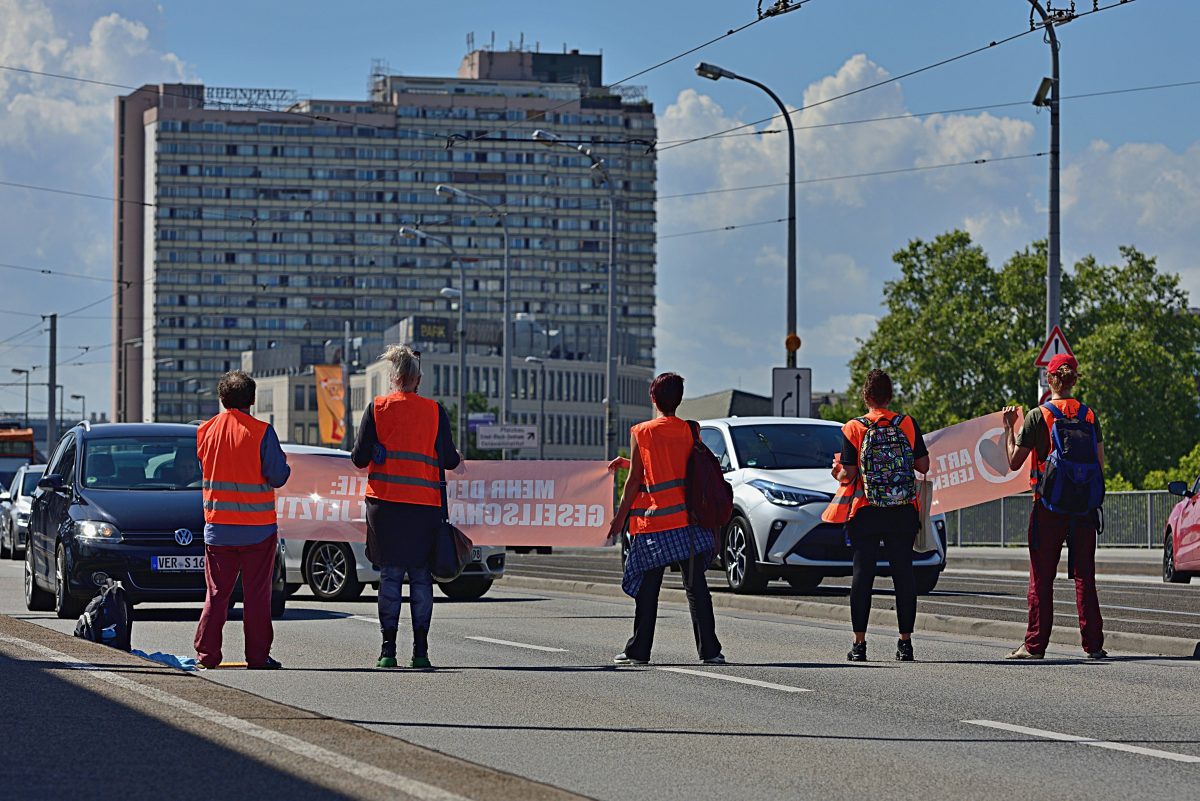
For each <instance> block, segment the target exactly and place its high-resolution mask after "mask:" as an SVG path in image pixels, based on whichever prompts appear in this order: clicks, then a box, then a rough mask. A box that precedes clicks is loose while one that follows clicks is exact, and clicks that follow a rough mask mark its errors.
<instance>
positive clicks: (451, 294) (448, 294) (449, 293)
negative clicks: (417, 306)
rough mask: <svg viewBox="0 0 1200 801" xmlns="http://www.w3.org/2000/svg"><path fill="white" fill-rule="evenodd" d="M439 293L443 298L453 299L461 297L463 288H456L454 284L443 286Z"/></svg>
mask: <svg viewBox="0 0 1200 801" xmlns="http://www.w3.org/2000/svg"><path fill="white" fill-rule="evenodd" d="M438 294H439V295H441V296H442V297H443V298H446V299H447V300H452V299H454V298H461V297H462V290H460V289H455V288H454V287H452V286H444V287H442V289H441V291H440V292H438Z"/></svg>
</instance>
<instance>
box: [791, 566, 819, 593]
mask: <svg viewBox="0 0 1200 801" xmlns="http://www.w3.org/2000/svg"><path fill="white" fill-rule="evenodd" d="M824 578H825V577H824V576H822V575H821V574H820V573H818V572H817V571H815V570H802V571H800V572H797V573H789V574H788V576H787V583H788V584H790V585H792V589H793V590H796V591H798V592H812V591H813V590H815V589H816V588H817V587H819V586H821V581H822V580H823V579H824Z"/></svg>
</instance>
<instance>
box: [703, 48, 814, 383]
mask: <svg viewBox="0 0 1200 801" xmlns="http://www.w3.org/2000/svg"><path fill="white" fill-rule="evenodd" d="M696 74H697V75H699V76H700V77H701V78H708V79H709V80H710V81H717V80H720V79H721V78H729V79H731V80H735V81H741V82H743V83H748V84H750V85H751V86H757V87H758V88H759V89H762V90H763V91H764V92H766V93H767V94H768V95H770V96H771V99H772V100H774V101H775V105H777V106H779V110H780V111H781V112H782V113H783V121H784V122H785V123H787V132H788V243H787V245H788V246H787V336H786V338H785V339H784V346H785V347H786V348H787V366H788V367H795V366H796V351H797V350H799V349H800V338H799V337H798V336H797V334H796V131H795V128H793V127H792V115H791V114H790V113H789V112H788V110H787V106H785V105H784V104H783V101H782V100H780V99H779V95H777V94H775V93H774V92H772V91H771V90H770V89H769V88H767V86H766V85H765V84H761V83H759V82H758V81H755V80H752V79H750V78H746V77H744V76H742V75H738V74H737V73H735V72H730V71H729V70H727V69H724V68H723V67H718V66H716V65H715V64H706V63H705V62H703V61H702V62H700V63H699V64H697V65H696Z"/></svg>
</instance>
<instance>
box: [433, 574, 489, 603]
mask: <svg viewBox="0 0 1200 801" xmlns="http://www.w3.org/2000/svg"><path fill="white" fill-rule="evenodd" d="M438 586H439V587H441V589H442V592H443V593H444V594H445V596H446V597H447V598H449V599H451V600H454V601H477V600H479V599H480V598H482V597H483V596H484V595H486V594H487V591H488V590H490V589H491V588H492V579H490V578H481V577H479V576H459V577H458V578H456V579H454V581H447V582H446V583H445V584H443V583H441V582H440V581H439V582H438Z"/></svg>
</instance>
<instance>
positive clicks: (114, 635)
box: [75, 579, 133, 651]
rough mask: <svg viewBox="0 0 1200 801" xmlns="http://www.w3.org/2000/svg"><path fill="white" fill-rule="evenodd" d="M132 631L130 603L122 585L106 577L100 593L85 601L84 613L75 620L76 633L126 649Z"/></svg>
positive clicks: (88, 638)
mask: <svg viewBox="0 0 1200 801" xmlns="http://www.w3.org/2000/svg"><path fill="white" fill-rule="evenodd" d="M132 632H133V616H132V607H131V606H130V604H129V598H128V596H127V595H126V593H125V587H123V586H122V585H121V582H119V581H113V580H112V579H109V581H108V583H107V584H105V585H104V589H102V590H101V591H100V594H99V595H97V596H96V597H95V598H93V599H92V600H90V601H88V605H87V607H85V608H84V610H83V614H82V615H80V616H79V620H78V622H76V623H75V636H76V637H78V638H80V639H81V640H90V641H92V642H98V643H100V644H101V645H108V646H112V647H113V648H120V649H121V650H122V651H129V650H130V649H131V648H132V647H133V646H132V644H131V643H130V638H131V635H132Z"/></svg>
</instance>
